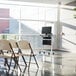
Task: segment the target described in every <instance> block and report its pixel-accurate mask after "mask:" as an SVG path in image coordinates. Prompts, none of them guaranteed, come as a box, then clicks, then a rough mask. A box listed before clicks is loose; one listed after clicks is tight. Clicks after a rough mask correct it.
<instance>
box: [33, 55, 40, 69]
mask: <svg viewBox="0 0 76 76" xmlns="http://www.w3.org/2000/svg"><path fill="white" fill-rule="evenodd" d="M33 57H34V60H35V62H36V65H37V67H38V68H39V65H38V63H37V60H36V57H35V55H33Z"/></svg>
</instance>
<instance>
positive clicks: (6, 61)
mask: <svg viewBox="0 0 76 76" xmlns="http://www.w3.org/2000/svg"><path fill="white" fill-rule="evenodd" d="M6 65H7V66H8V69H9V70H10V65H8V60H7V58H5V63H4V66H6Z"/></svg>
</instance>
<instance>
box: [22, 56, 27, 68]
mask: <svg viewBox="0 0 76 76" xmlns="http://www.w3.org/2000/svg"><path fill="white" fill-rule="evenodd" d="M22 59H23V61H24V63H25V65H26V67H27V63H26V61H25V58H24V56H22Z"/></svg>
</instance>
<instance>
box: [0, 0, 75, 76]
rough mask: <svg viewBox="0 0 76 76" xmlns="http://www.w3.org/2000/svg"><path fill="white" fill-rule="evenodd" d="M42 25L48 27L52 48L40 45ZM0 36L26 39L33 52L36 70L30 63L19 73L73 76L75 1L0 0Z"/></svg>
mask: <svg viewBox="0 0 76 76" xmlns="http://www.w3.org/2000/svg"><path fill="white" fill-rule="evenodd" d="M44 27H46V28H47V27H51V29H50V31H51V33H50V36H51V38H50V37H48V38H50V39H51V41H50V40H49V41H50V42H51V45H50V46H51V47H52V48H50V46H49V45H44V44H43V38H44V39H46V38H47V34H44V33H43V32H45V31H43V28H44ZM46 32H47V31H46ZM45 36H46V37H45ZM0 39H7V40H11V39H12V40H16V41H19V40H27V41H29V42H30V43H31V46H32V48H33V49H34V52H36V53H37V56H36V57H37V61H38V64H39V70H37V68H35V66H34V65H33V66H32V67H31V69H30V75H29V74H28V71H27V70H26V72H25V73H24V75H22V76H76V0H0ZM49 44H50V43H49ZM44 48H47V50H42V49H44ZM38 49H39V50H38ZM51 51H52V52H51ZM48 52H51V53H50V54H49V53H48ZM26 60H27V58H26ZM0 64H1V65H0V75H1V76H6V73H5V70H3V69H4V68H5V67H4V66H3V65H2V64H3V60H2V59H0ZM22 64H23V62H22V60H21V59H20V66H22ZM22 67H24V66H22ZM3 74H4V75H3ZM18 74H19V72H18V73H16V74H15V75H13V74H11V73H10V74H9V76H20V75H18ZM7 76H8V75H7Z"/></svg>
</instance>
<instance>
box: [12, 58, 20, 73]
mask: <svg viewBox="0 0 76 76" xmlns="http://www.w3.org/2000/svg"><path fill="white" fill-rule="evenodd" d="M14 62H15V66H16V64H17V66H18V67H19V69H20V71H21V72H22V70H21V68H20V65H19V64H18V60H17V58H16V57H15V58H14ZM15 66H14V67H15Z"/></svg>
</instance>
